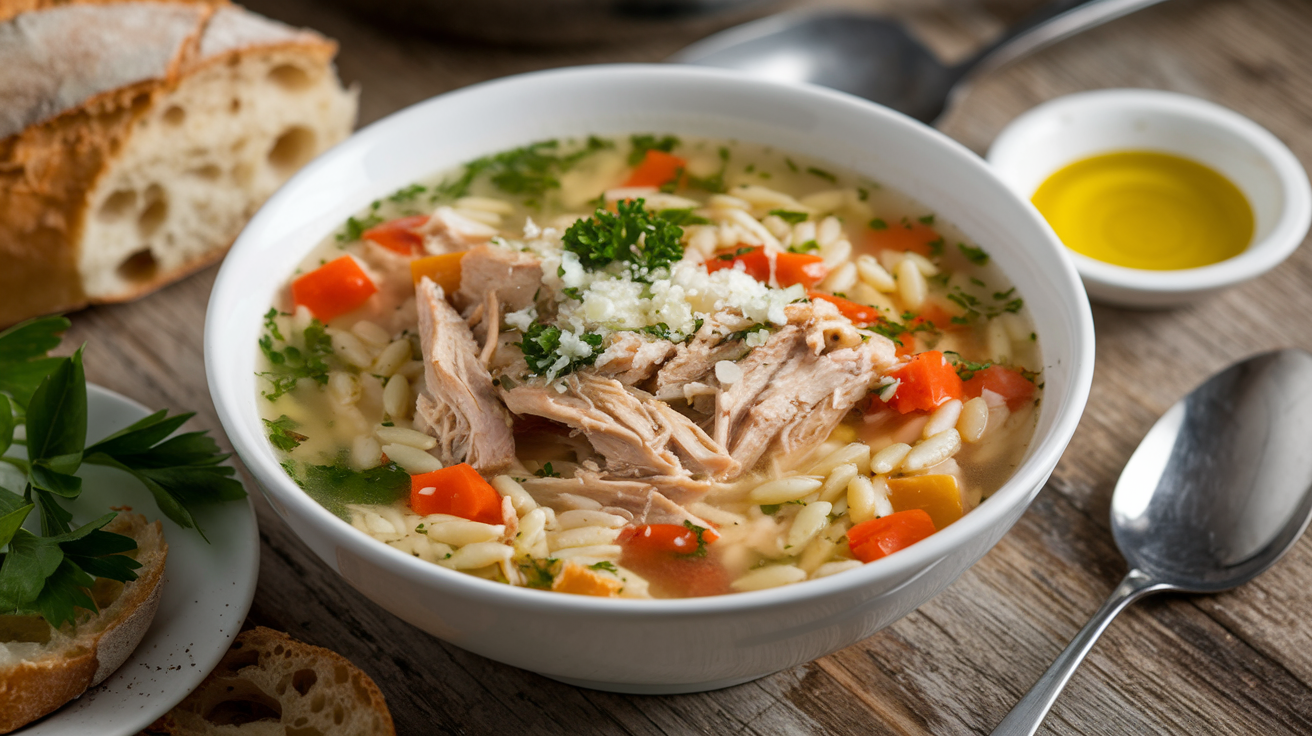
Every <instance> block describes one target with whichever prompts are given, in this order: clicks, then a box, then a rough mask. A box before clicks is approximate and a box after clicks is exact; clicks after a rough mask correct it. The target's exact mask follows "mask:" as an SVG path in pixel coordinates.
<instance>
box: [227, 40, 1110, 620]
mask: <svg viewBox="0 0 1312 736" xmlns="http://www.w3.org/2000/svg"><path fill="white" fill-rule="evenodd" d="M609 78H616V79H623V80H624V81H625V82H626V83H628V84H633V83H635V82H641V83H653V84H655V83H671V82H674V83H680V84H690V85H691V84H708V85H714V84H732V85H736V86H739V87H757V88H759V91H760V92H761V93H764V94H769V95H774V96H789V97H791V98H792V99H793V100H794V101H795V102H798V103H808V104H812V105H816V106H829V107H831V108H838V109H841V110H844V111H847V112H850V113H853V114H858V115H864V116H873V117H877V118H880V119H882V124H884V125H888V126H893V127H896V128H901V129H903V130H904V131H906V132H908V134H909V135H919V136H928V137H930V138H932V139H933V140H934V141H936V142H937V144H938V145H940V146H943V147H945V148H946V149H947V152H948V153H949V154H950V155H952V156H953V157H954V158H955V159H956V160H957V162H958V163H959V164H960V165H961V166H965V167H969V168H971V169H973V170H974V173H975V174H976V175H980V176H983V177H985V178H986V179H990V180H992V181H993V183H995V184H996V185H997V187H998V188H999V189H1000V190H1001V191H1003V192H1006V193H1007V194H1009V195H1010V196H1011V197H1013V198H1015V200H1016V202H1017V204H1018V205H1020V207H1021V208H1022V216H1023V217H1025V218H1026V219H1027V220H1028V224H1029V225H1030V226H1032V227H1034V228H1036V229H1037V230H1039V231H1040V232H1042V233H1044V234H1046V238H1047V240H1048V242H1049V245H1050V246H1051V247H1052V248H1053V251H1054V253H1056V255H1057V259H1058V260H1057V262H1058V263H1059V264H1060V265H1059V267H1058V269H1057V270H1056V272H1054V273H1052V274H1050V276H1051V279H1052V280H1053V282H1054V283H1057V284H1061V285H1062V286H1064V287H1065V289H1064V292H1065V293H1067V294H1069V295H1070V297H1069V305H1067V306H1068V307H1069V310H1070V312H1071V315H1070V316H1071V318H1072V319H1071V322H1072V323H1073V325H1072V326H1073V327H1074V328H1075V332H1076V334H1073V335H1072V337H1071V340H1072V345H1073V348H1074V351H1073V352H1074V355H1071V356H1065V357H1066V358H1068V359H1070V361H1071V363H1072V365H1071V367H1070V383H1069V385H1068V386H1067V389H1066V391H1065V393H1064V395H1061V396H1053V397H1051V400H1050V401H1045V402H1044V403H1043V405H1044V406H1052V405H1055V406H1058V407H1060V408H1061V410H1060V411H1059V413H1058V414H1057V415H1056V416H1055V417H1054V419H1053V422H1052V425H1051V428H1050V430H1049V432H1048V434H1047V435H1046V436H1044V437H1036V438H1035V439H1034V441H1032V442H1031V448H1030V450H1029V451H1028V452H1027V454H1026V457H1025V459H1024V460H1023V461H1022V463H1021V465H1020V467H1019V468H1017V470H1016V472H1015V473H1014V474H1013V475H1012V476H1011V478H1009V479H1008V480H1007V482H1006V483H1004V484H1003V486H1002V487H1001V488H999V489H998V491H996V492H995V493H994V494H993V495H992V496H990V498H989V499H988V500H986V501H985V502H984V503H982V504H980V506H979V507H977V508H976V509H974V510H972V511H971V512H970V513H968V514H966V515H965V516H963V517H962V519H961V520H959V521H957V522H955V523H953V524H952V525H950V526H949V527H948V528H946V529H944V530H942V531H939V532H937V533H935V534H934V535H932V536H931V537H929V538H928V539H925V540H922V541H921V542H919V543H917V544H915V545H913V546H911V547H909V548H907V549H906V550H902V551H899V552H897V553H894V554H893V555H890V556H888V557H885V558H883V559H881V560H877V561H875V562H873V563H869V564H866V565H864V566H863V567H862V568H860V569H855V570H850V571H847V572H846V573H844V574H841V575H832V576H828V577H825V578H821V579H818V580H807V581H802V582H800V583H797V584H792V585H785V586H781V587H777V588H771V589H766V590H759V591H750V592H742V593H733V594H725V595H719V596H707V597H702V598H679V599H654V600H653V599H623V598H614V599H612V598H594V597H591V596H576V595H560V594H558V593H554V592H551V591H542V590H534V589H529V588H521V587H516V586H510V585H505V584H502V583H494V582H491V581H488V580H483V579H480V578H477V577H474V576H472V575H468V574H465V573H461V572H458V571H455V570H449V569H446V568H443V567H442V566H440V565H435V564H433V563H430V562H426V561H423V560H420V559H418V558H416V557H414V556H412V555H408V554H406V553H404V552H401V551H400V550H397V549H395V548H392V547H391V546H389V545H386V544H383V543H380V542H378V541H377V540H374V539H373V538H372V537H369V536H367V535H365V534H364V533H362V532H359V531H358V530H356V529H355V528H354V527H352V526H351V525H350V524H349V523H347V522H346V521H344V520H342V519H340V518H338V517H337V516H335V515H334V514H332V513H331V512H330V511H328V510H327V509H326V508H324V507H323V506H322V505H320V504H319V503H318V502H316V501H314V500H313V499H311V498H310V496H309V495H308V494H306V493H304V492H303V491H302V490H301V489H300V488H299V487H298V486H296V485H295V483H294V482H293V481H292V480H291V478H290V477H288V476H287V475H286V474H285V473H284V472H283V471H282V469H281V467H280V466H279V465H278V464H277V463H276V462H274V461H273V460H272V459H271V458H272V455H270V454H268V453H267V452H263V451H262V450H267V445H268V442H267V440H265V438H264V437H263V435H262V433H259V432H257V431H256V428H253V427H247V426H244V425H242V424H240V423H239V421H238V419H239V416H238V414H237V413H236V411H235V409H232V408H231V406H232V405H235V404H234V402H241V401H253V400H254V399H255V397H254V396H251V397H246V396H243V395H239V394H238V393H237V387H236V386H233V385H232V381H230V380H229V379H228V378H227V376H226V371H225V370H224V369H225V367H230V366H225V364H224V361H223V357H222V356H224V355H225V353H226V352H228V351H225V350H224V343H223V340H222V339H221V338H222V332H221V330H220V329H219V328H218V327H216V325H217V324H218V322H219V321H221V317H222V316H223V315H225V314H226V313H227V310H228V309H229V305H230V304H231V303H233V302H235V301H237V300H238V299H239V298H240V296H241V295H242V294H243V291H244V289H245V286H244V285H243V284H242V279H241V275H240V271H239V269H240V268H242V267H243V264H242V260H243V254H244V253H245V252H246V251H247V250H248V249H250V250H254V248H255V246H256V244H257V243H258V241H259V240H260V239H262V238H267V237H268V236H267V235H266V234H263V233H262V232H261V231H262V230H264V229H270V230H276V228H272V227H270V226H269V225H268V223H269V222H272V221H273V219H272V218H275V217H277V216H279V214H280V213H279V210H280V209H282V208H283V207H284V206H286V205H287V204H288V203H290V202H291V201H293V200H294V198H295V197H296V196H297V194H298V193H297V189H298V184H299V183H302V182H305V181H310V180H313V179H314V178H315V177H317V176H320V175H321V174H322V173H323V172H325V171H329V170H331V169H332V167H334V166H336V165H337V163H336V162H337V161H338V160H339V159H346V158H347V157H348V156H349V155H351V154H352V153H355V152H357V151H359V150H361V149H364V148H367V147H368V146H370V145H372V143H373V142H374V141H376V140H380V139H387V138H388V137H389V135H390V131H391V130H392V129H394V128H398V127H401V126H402V125H403V124H404V123H405V122H406V121H410V120H412V119H423V118H424V116H426V115H428V114H430V112H429V111H430V110H433V109H435V108H439V107H442V106H454V105H459V104H462V103H463V102H464V101H466V100H468V99H471V98H477V97H478V96H482V95H492V94H505V93H507V92H508V91H512V90H514V89H516V88H517V87H519V86H522V85H550V84H585V83H588V82H590V81H595V80H598V79H609ZM345 214H349V213H343V216H345ZM1064 251H1065V248H1064V247H1062V246H1061V244H1060V241H1058V240H1057V239H1056V236H1055V234H1053V233H1052V230H1051V228H1049V227H1048V225H1047V223H1046V222H1045V221H1044V220H1043V218H1042V216H1041V215H1039V213H1038V211H1037V210H1035V209H1034V207H1033V205H1031V204H1030V203H1029V202H1026V201H1024V200H1023V199H1020V198H1019V197H1015V194H1014V192H1012V191H1011V190H1010V189H1009V188H1008V187H1007V186H1006V185H1005V184H1004V183H1003V182H1002V181H1001V180H1000V179H999V178H998V177H997V175H996V174H995V172H994V170H993V169H992V168H991V167H989V166H988V165H987V164H986V163H985V162H984V160H983V159H981V158H980V157H979V156H977V155H976V154H975V153H973V152H971V151H970V150H969V149H967V148H966V147H965V146H963V145H962V144H960V143H958V142H956V141H954V140H952V139H951V138H948V137H947V136H946V135H944V134H943V133H941V132H939V131H937V130H934V129H933V128H930V127H928V126H925V125H923V124H922V123H919V122H916V121H914V120H912V119H911V118H909V117H906V116H904V115H902V114H900V113H897V112H894V111H892V110H890V109H888V108H885V107H882V106H880V105H877V104H875V103H872V102H869V101H867V100H864V99H860V98H857V97H854V96H851V95H847V94H844V93H841V92H836V91H833V90H829V89H825V88H821V87H817V86H812V85H806V84H792V83H780V82H770V81H767V80H762V79H758V78H752V77H748V76H745V75H743V74H741V73H738V72H734V71H731V70H721V69H712V68H708V67H694V66H681V65H659V64H605V65H591V66H584V67H566V68H561V69H552V70H545V71H538V72H530V73H526V74H520V75H515V76H511V77H505V78H501V79H496V80H492V81H488V82H483V83H480V84H476V85H471V86H469V87H465V88H462V89H458V90H454V91H451V92H447V93H445V94H442V95H438V96H435V97H432V98H429V99H427V100H424V101H421V102H418V103H415V104H413V105H410V106H408V107H406V108H404V109H402V110H399V111H397V112H394V113H392V114H390V115H388V116H386V117H384V118H382V119H380V120H378V121H376V122H374V123H371V124H370V125H368V126H366V127H364V128H362V129H361V130H359V131H357V132H356V133H355V134H353V135H352V136H351V137H350V138H348V139H347V140H346V141H343V142H342V143H340V144H338V145H337V146H336V147H334V148H333V149H331V150H330V151H328V152H327V153H324V154H322V155H320V156H319V157H318V158H317V159H315V160H314V161H312V162H311V163H310V164H309V165H307V166H306V167H304V168H303V169H301V170H300V171H299V172H298V173H297V174H296V175H295V176H293V178H292V179H290V180H289V181H288V182H287V183H286V184H284V185H283V187H282V188H281V189H280V190H279V191H278V192H276V193H275V194H274V195H273V196H272V197H271V198H270V199H269V201H268V202H267V203H266V204H265V205H264V206H263V207H262V208H261V209H260V211H259V212H258V213H257V214H256V215H255V217H254V218H253V219H252V220H251V222H250V223H249V224H248V225H247V227H246V228H245V229H244V230H243V231H242V233H241V235H240V236H239V237H238V238H237V240H236V242H235V244H234V245H233V248H232V251H231V252H230V254H229V255H228V257H227V258H226V259H225V261H224V263H223V265H222V267H221V269H220V271H219V274H218V277H217V279H216V281H215V284H214V288H213V291H212V293H211V297H210V301H209V305H208V309H207V313H206V327H205V366H206V374H207V380H208V382H209V386H210V392H211V396H212V398H213V400H214V404H215V409H216V412H217V413H218V415H219V419H220V421H221V423H222V424H223V427H224V429H225V431H226V432H227V434H228V437H229V440H230V441H231V442H232V444H233V447H234V448H235V449H236V451H237V453H238V455H239V456H240V457H241V458H242V459H243V462H245V463H246V465H247V467H248V468H250V470H251V472H252V473H253V474H254V475H255V476H256V477H257V478H258V479H259V480H260V481H261V486H262V488H264V489H265V491H266V494H269V495H270V496H271V499H270V500H271V501H273V503H272V505H273V506H274V508H275V511H277V512H278V513H279V515H280V516H283V517H284V518H286V517H287V516H288V515H289V513H291V512H290V511H287V510H284V509H283V508H280V505H285V506H286V507H289V508H291V509H294V514H293V515H295V516H299V517H301V518H304V519H306V520H307V522H308V523H310V524H312V525H313V526H315V527H318V528H319V530H320V531H321V532H322V533H323V535H324V536H325V537H327V538H329V539H331V541H332V543H333V544H335V545H336V546H337V547H339V552H338V554H339V555H340V554H341V551H342V550H349V552H350V553H351V554H353V555H355V556H357V557H359V558H362V559H363V560H364V561H367V562H369V563H372V564H375V565H378V566H380V567H387V568H389V569H391V570H393V571H394V572H396V573H397V574H398V575H400V576H403V577H405V578H407V579H409V580H411V581H422V584H423V585H425V586H426V587H428V588H430V589H439V590H444V591H446V592H448V593H451V594H456V595H460V596H463V597H464V598H466V599H478V600H480V601H482V602H484V603H486V604H490V605H504V606H510V607H514V608H535V609H539V610H541V611H551V612H553V613H568V614H587V615H604V616H607V617H625V618H643V617H652V616H660V617H671V616H676V617H677V616H702V615H707V614H718V613H725V612H745V611H749V610H755V609H762V608H776V607H780V606H785V605H789V604H796V603H802V602H806V601H813V600H817V599H823V598H826V597H830V596H832V595H835V594H839V593H843V592H850V591H854V590H855V589H859V588H863V587H869V586H870V585H872V584H874V583H876V582H878V581H881V580H883V581H892V582H893V584H894V586H897V585H900V584H901V583H903V582H906V581H907V580H909V579H910V577H911V576H915V575H917V574H919V573H921V572H924V571H927V570H929V569H930V568H931V567H933V565H934V564H935V563H937V562H938V561H939V560H941V559H942V558H944V557H946V556H948V555H949V554H950V553H951V552H952V551H954V550H956V549H958V548H960V547H962V546H964V545H966V544H967V543H968V542H970V541H971V540H973V539H976V538H979V537H981V536H985V535H987V531H988V529H990V528H992V527H994V526H995V525H997V524H999V523H1001V522H1002V521H1003V520H1004V519H1005V518H1006V517H1007V515H1008V514H1010V513H1012V512H1013V511H1014V509H1015V508H1016V507H1018V506H1019V507H1021V508H1022V509H1023V508H1024V507H1025V506H1027V505H1028V504H1029V502H1030V501H1031V500H1032V498H1033V496H1034V495H1036V494H1037V493H1038V492H1039V491H1040V490H1041V489H1042V487H1043V485H1044V484H1045V483H1046V481H1047V478H1048V475H1049V474H1050V473H1051V469H1052V468H1054V467H1055V466H1056V464H1057V461H1058V460H1059V459H1060V456H1061V454H1062V453H1063V452H1064V451H1065V448H1066V446H1067V444H1068V443H1069V441H1070V439H1071V436H1072V435H1073V434H1074V432H1075V427H1076V425H1077V424H1078V423H1079V420H1080V418H1081V416H1082V414H1083V410H1084V406H1085V403H1086V401H1087V398H1088V395H1089V389H1090V386H1091V384H1092V379H1093V350H1094V330H1093V317H1092V312H1091V310H1090V307H1089V303H1088V300H1087V299H1085V298H1084V291H1083V286H1082V284H1081V282H1080V279H1079V277H1078V274H1077V273H1076V271H1075V268H1074V266H1073V264H1072V263H1071V261H1070V259H1069V258H1068V257H1066V255H1065V253H1064ZM1045 363H1047V364H1049V365H1051V361H1050V360H1046V359H1045ZM243 369H244V368H243ZM1045 398H1046V396H1045ZM266 455H267V457H266ZM289 525H290V526H293V531H294V532H295V531H296V530H295V526H294V525H292V524H289ZM298 536H300V535H299V533H298ZM339 574H340V573H339ZM875 595H882V592H881V593H877V594H875Z"/></svg>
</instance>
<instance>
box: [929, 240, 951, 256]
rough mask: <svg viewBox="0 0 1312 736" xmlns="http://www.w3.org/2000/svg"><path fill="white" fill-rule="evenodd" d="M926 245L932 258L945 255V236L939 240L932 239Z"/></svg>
mask: <svg viewBox="0 0 1312 736" xmlns="http://www.w3.org/2000/svg"><path fill="white" fill-rule="evenodd" d="M925 246H926V247H927V248H929V256H930V258H938V257H939V256H941V255H943V249H944V248H945V247H946V245H945V244H944V242H943V238H938V239H937V240H931V241H930V242H928V243H926V244H925Z"/></svg>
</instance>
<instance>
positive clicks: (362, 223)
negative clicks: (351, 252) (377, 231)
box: [337, 212, 383, 243]
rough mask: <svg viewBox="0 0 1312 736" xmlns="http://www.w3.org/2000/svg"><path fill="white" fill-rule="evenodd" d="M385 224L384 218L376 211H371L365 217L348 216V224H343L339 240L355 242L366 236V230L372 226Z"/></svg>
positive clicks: (340, 241)
mask: <svg viewBox="0 0 1312 736" xmlns="http://www.w3.org/2000/svg"><path fill="white" fill-rule="evenodd" d="M381 224H383V218H382V217H380V216H379V215H378V214H376V213H374V212H370V213H369V214H367V215H365V216H364V217H360V218H356V217H348V218H346V224H345V225H343V226H342V230H341V232H339V233H337V242H339V243H354V242H355V241H357V240H360V239H361V238H363V237H364V231H365V230H368V229H370V228H372V227H377V226H378V225H381Z"/></svg>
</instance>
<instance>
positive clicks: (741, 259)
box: [706, 246, 829, 289]
mask: <svg viewBox="0 0 1312 736" xmlns="http://www.w3.org/2000/svg"><path fill="white" fill-rule="evenodd" d="M739 251H741V252H739ZM738 263H741V264H743V270H744V271H746V272H747V275H748V276H751V277H752V278H754V279H756V280H757V281H760V282H762V283H766V282H769V281H770V257H769V256H767V255H766V254H765V249H764V248H762V247H760V246H756V247H755V248H750V249H748V248H746V247H743V248H737V249H735V250H729V251H724V252H722V253H720V254H718V255H717V256H716V257H715V258H712V259H711V260H709V261H707V262H706V270H707V272H708V273H714V272H716V271H719V270H720V269H722V268H733V267H734V266H735V264H738ZM828 273H829V269H828V268H826V267H825V259H823V258H821V257H820V256H813V255H809V254H807V253H776V254H775V257H774V278H775V282H776V283H778V284H779V285H780V286H792V285H793V284H801V285H802V286H805V287H807V288H808V289H809V288H811V287H812V286H815V285H816V284H818V283H820V282H821V281H823V280H824V278H825V275H826V274H828Z"/></svg>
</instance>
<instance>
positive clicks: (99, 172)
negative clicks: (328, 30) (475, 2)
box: [0, 0, 356, 326]
mask: <svg viewBox="0 0 1312 736" xmlns="http://www.w3.org/2000/svg"><path fill="white" fill-rule="evenodd" d="M335 52H336V45H335V44H334V43H333V42H332V41H330V40H328V39H325V38H324V37H322V36H320V35H318V34H316V33H314V32H311V31H307V30H301V29H295V28H291V27H289V26H286V25H283V24H281V23H278V22H275V21H272V20H269V19H267V18H264V17H262V16H259V15H256V14H254V13H251V12H248V11H246V10H245V9H243V8H240V7H238V6H236V5H230V4H227V3H225V2H221V1H220V0H209V1H207V2H104V1H102V2H75V3H71V4H66V3H64V2H56V1H53V0H0V69H3V70H4V71H3V73H0V294H3V296H0V326H4V325H7V324H10V323H13V322H17V321H19V320H22V319H25V318H27V317H31V316H34V315H37V314H43V313H48V312H53V311H60V310H69V309H75V308H78V307H81V306H84V305H86V304H90V303H102V302H116V301H124V300H128V299H133V298H136V297H139V296H141V295H143V294H146V293H148V292H150V291H152V290H154V289H157V288H159V287H160V286H162V285H164V284H166V283H169V282H170V281H173V280H175V279H177V278H180V277H181V276H183V275H185V274H187V273H190V272H192V271H194V270H196V269H199V268H201V267H203V266H205V265H207V264H210V263H213V262H214V261H216V260H217V259H219V258H220V257H221V256H222V254H223V252H224V251H225V249H226V248H227V247H228V246H229V245H230V244H231V243H232V240H233V239H234V238H235V237H236V236H237V234H238V232H240V230H241V228H242V227H243V225H244V224H245V223H246V221H247V219H249V218H250V216H251V215H252V214H254V212H255V210H256V209H257V208H258V207H259V206H260V204H261V203H263V202H264V200H265V199H267V198H268V197H269V195H270V194H272V193H273V191H274V190H275V189H277V188H278V186H280V185H281V184H282V183H283V182H284V181H286V179H287V178H288V177H289V176H291V174H292V173H293V172H295V171H296V170H297V169H299V168H300V167H301V166H302V165H303V164H305V163H306V162H307V161H309V160H310V159H311V158H313V157H314V156H316V155H317V154H319V153H320V152H322V151H324V150H325V149H326V148H328V147H329V146H331V145H333V144H334V143H337V142H338V141H340V140H341V139H342V138H344V137H346V136H347V135H348V134H349V133H350V131H351V128H352V126H353V124H354V120H355V110H356V95H355V93H354V91H348V90H345V89H343V88H342V85H341V83H340V82H339V81H338V79H337V75H336V72H335V70H334V68H333V66H332V58H333V55H334V53H335Z"/></svg>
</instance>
